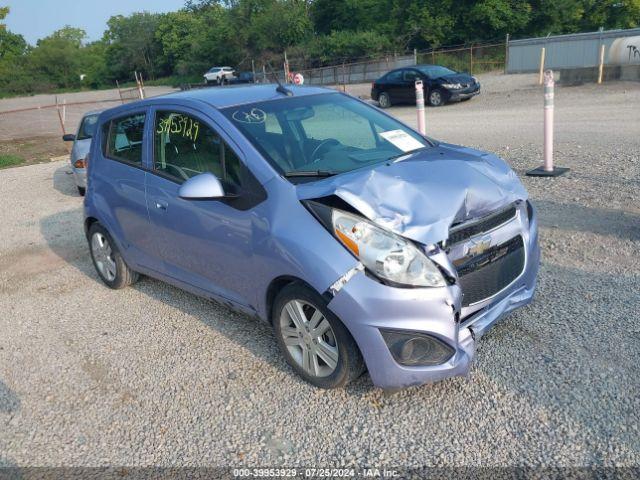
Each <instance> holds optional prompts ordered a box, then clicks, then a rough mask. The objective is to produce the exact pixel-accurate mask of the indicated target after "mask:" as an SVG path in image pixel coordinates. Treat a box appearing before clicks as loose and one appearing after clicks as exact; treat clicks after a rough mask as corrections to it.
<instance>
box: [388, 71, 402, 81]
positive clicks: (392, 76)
mask: <svg viewBox="0 0 640 480" xmlns="http://www.w3.org/2000/svg"><path fill="white" fill-rule="evenodd" d="M385 80H386V81H387V82H398V81H400V80H402V70H396V71H395V72H389V73H387V76H386V77H385Z"/></svg>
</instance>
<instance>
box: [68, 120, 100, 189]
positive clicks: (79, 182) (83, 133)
mask: <svg viewBox="0 0 640 480" xmlns="http://www.w3.org/2000/svg"><path fill="white" fill-rule="evenodd" d="M99 115H100V111H99V110H94V111H92V112H87V113H85V114H84V116H83V117H82V120H81V121H80V125H79V126H78V133H77V134H76V135H74V134H73V133H67V134H66V135H64V136H63V137H62V139H63V140H64V141H65V142H73V147H71V155H70V160H71V171H72V172H73V179H74V180H75V182H76V187H77V189H78V193H79V194H80V195H81V196H82V195H84V194H85V190H86V188H87V164H88V163H89V155H88V154H89V150H90V149H91V139H92V138H93V134H94V132H95V129H96V122H97V121H98V116H99Z"/></svg>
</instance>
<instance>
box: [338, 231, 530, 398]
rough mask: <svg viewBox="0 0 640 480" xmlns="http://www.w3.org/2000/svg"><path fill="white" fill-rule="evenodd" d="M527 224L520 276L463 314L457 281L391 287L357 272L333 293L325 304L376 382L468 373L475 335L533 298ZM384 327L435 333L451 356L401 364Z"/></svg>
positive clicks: (405, 382)
mask: <svg viewBox="0 0 640 480" xmlns="http://www.w3.org/2000/svg"><path fill="white" fill-rule="evenodd" d="M527 227H528V228H527V231H526V232H522V233H523V238H525V242H526V243H525V244H526V249H527V257H526V262H525V266H524V269H523V271H522V273H521V274H520V276H519V277H518V278H517V280H516V281H514V282H513V283H512V284H511V285H509V287H508V288H506V289H504V290H503V291H501V292H500V293H499V294H497V295H495V296H493V297H492V298H491V300H490V301H489V302H487V303H485V304H483V305H482V308H481V309H479V310H476V311H474V312H473V313H470V314H468V315H467V316H466V317H464V314H465V311H466V310H467V309H463V307H462V291H461V289H460V287H459V284H458V283H456V284H454V285H451V286H449V287H441V288H396V287H392V286H388V285H384V284H382V283H380V282H379V281H377V280H376V279H374V278H371V277H370V276H368V275H367V273H366V272H364V271H362V270H358V271H357V272H354V274H353V275H352V276H351V278H349V279H348V280H347V281H346V282H344V284H343V285H341V288H340V289H339V290H338V291H335V292H333V293H334V296H333V298H332V300H331V301H330V303H329V308H330V309H331V310H332V311H333V312H334V313H335V314H336V315H337V316H338V317H339V318H340V319H341V320H342V321H343V322H344V323H345V325H346V326H347V328H348V329H349V331H350V332H351V334H352V336H353V337H354V339H355V341H356V343H357V344H358V346H359V348H360V351H361V352H362V355H363V357H364V360H365V363H366V365H367V368H368V370H369V374H370V376H371V379H372V381H373V383H374V384H375V385H376V386H378V387H381V388H386V389H393V388H403V387H408V386H411V385H419V384H423V383H428V382H434V381H438V380H441V379H444V378H448V377H452V376H457V375H466V374H467V373H468V372H469V369H470V367H471V362H472V360H473V358H474V355H475V347H476V342H477V341H478V340H479V339H480V337H481V336H482V335H483V334H484V333H486V332H487V331H488V330H489V329H490V328H491V327H492V326H493V325H494V324H495V323H496V322H497V321H498V320H500V319H501V318H502V317H503V316H504V315H506V314H507V313H509V312H511V311H512V310H514V309H516V308H519V307H522V306H524V305H526V304H527V303H529V302H530V301H531V300H532V298H533V295H534V291H535V284H536V276H537V273H538V266H539V262H540V252H539V247H538V234H537V222H536V220H535V219H531V221H530V222H528V225H527ZM461 314H462V315H463V318H462V320H460V318H461ZM387 329H392V330H393V331H402V332H407V333H412V332H413V333H419V334H427V335H429V336H431V337H435V338H436V339H438V340H440V341H442V342H445V343H446V344H447V345H448V346H449V347H451V348H452V349H453V351H454V353H453V356H451V358H449V360H448V361H446V362H444V363H442V364H440V365H434V366H406V365H402V364H400V363H398V362H397V361H396V359H394V356H393V355H392V353H391V352H390V350H389V347H388V346H387V343H386V342H385V339H384V337H383V335H382V333H381V330H387Z"/></svg>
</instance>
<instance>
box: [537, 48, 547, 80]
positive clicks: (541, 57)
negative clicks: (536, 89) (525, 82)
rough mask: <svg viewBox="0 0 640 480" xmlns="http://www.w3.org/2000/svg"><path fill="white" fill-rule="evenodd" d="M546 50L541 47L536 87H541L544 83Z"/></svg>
mask: <svg viewBox="0 0 640 480" xmlns="http://www.w3.org/2000/svg"><path fill="white" fill-rule="evenodd" d="M546 50H547V49H546V48H544V47H542V50H540V74H539V76H538V85H542V82H543V81H544V57H545V54H546Z"/></svg>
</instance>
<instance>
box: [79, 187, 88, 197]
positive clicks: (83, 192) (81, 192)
mask: <svg viewBox="0 0 640 480" xmlns="http://www.w3.org/2000/svg"><path fill="white" fill-rule="evenodd" d="M78 193H79V194H80V196H81V197H84V194H85V193H87V189H86V188H84V187H78Z"/></svg>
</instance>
